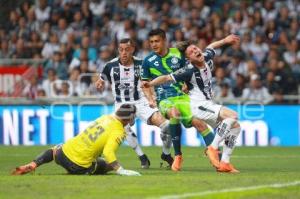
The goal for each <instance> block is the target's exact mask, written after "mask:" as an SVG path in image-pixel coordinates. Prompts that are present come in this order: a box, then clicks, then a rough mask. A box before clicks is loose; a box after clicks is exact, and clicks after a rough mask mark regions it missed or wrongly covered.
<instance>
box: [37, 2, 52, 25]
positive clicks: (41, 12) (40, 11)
mask: <svg viewBox="0 0 300 199" xmlns="http://www.w3.org/2000/svg"><path fill="white" fill-rule="evenodd" d="M50 13H51V7H50V6H48V3H47V0H39V1H38V5H37V6H36V8H35V16H36V19H37V20H38V21H39V22H44V21H47V20H48V19H50Z"/></svg>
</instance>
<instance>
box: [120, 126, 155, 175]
mask: <svg viewBox="0 0 300 199" xmlns="http://www.w3.org/2000/svg"><path fill="white" fill-rule="evenodd" d="M125 131H126V141H127V143H128V145H129V146H130V147H131V148H132V149H133V150H134V151H135V153H136V154H137V155H138V157H139V159H140V161H141V167H142V168H143V169H148V168H149V166H150V160H149V159H148V157H147V155H146V154H144V152H143V150H142V148H141V146H140V145H139V143H138V139H137V136H136V134H135V133H134V132H133V130H132V129H131V128H130V125H127V126H125Z"/></svg>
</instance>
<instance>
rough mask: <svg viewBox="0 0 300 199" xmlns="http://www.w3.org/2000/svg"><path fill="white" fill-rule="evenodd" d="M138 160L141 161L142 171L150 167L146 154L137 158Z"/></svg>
mask: <svg viewBox="0 0 300 199" xmlns="http://www.w3.org/2000/svg"><path fill="white" fill-rule="evenodd" d="M139 159H140V161H141V167H142V169H149V167H150V160H149V159H148V157H147V156H146V154H144V155H141V156H139Z"/></svg>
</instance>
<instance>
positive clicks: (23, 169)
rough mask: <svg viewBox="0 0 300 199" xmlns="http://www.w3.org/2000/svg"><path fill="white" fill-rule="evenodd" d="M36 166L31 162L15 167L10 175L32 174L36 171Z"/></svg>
mask: <svg viewBox="0 0 300 199" xmlns="http://www.w3.org/2000/svg"><path fill="white" fill-rule="evenodd" d="M36 167H37V165H36V163H35V162H31V163H29V164H25V165H23V166H19V167H17V168H16V169H15V170H13V172H12V173H11V174H12V175H24V174H26V173H29V172H32V171H34V170H35V169H36Z"/></svg>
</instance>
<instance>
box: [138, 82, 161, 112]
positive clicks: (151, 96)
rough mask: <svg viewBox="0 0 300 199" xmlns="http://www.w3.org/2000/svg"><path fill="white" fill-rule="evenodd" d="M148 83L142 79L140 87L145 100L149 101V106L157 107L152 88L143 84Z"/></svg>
mask: <svg viewBox="0 0 300 199" xmlns="http://www.w3.org/2000/svg"><path fill="white" fill-rule="evenodd" d="M148 83H149V82H148V81H142V85H141V88H142V91H143V92H144V94H145V97H146V98H147V100H148V102H149V106H150V107H151V108H154V107H157V104H156V100H155V93H154V90H153V88H151V87H150V86H145V85H147V84H148Z"/></svg>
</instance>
